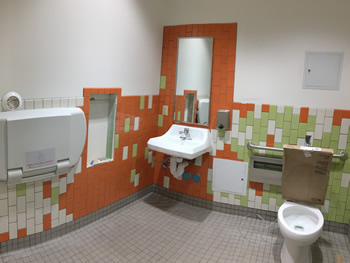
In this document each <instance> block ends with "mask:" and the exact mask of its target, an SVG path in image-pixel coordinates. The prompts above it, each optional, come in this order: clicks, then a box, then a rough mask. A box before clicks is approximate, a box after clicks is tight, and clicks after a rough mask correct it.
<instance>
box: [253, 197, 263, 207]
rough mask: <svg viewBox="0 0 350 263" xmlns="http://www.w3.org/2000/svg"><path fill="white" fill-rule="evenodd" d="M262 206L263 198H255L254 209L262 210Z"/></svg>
mask: <svg viewBox="0 0 350 263" xmlns="http://www.w3.org/2000/svg"><path fill="white" fill-rule="evenodd" d="M261 204H262V197H261V196H256V197H255V205H254V208H256V209H261Z"/></svg>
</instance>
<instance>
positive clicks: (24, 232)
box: [17, 228, 27, 238]
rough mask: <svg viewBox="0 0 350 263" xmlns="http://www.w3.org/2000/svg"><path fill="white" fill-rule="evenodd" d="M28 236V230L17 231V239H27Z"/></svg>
mask: <svg viewBox="0 0 350 263" xmlns="http://www.w3.org/2000/svg"><path fill="white" fill-rule="evenodd" d="M26 235H27V229H26V228H22V229H18V231H17V238H21V237H25V236H26Z"/></svg>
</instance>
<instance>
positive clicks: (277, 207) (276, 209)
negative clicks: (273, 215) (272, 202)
mask: <svg viewBox="0 0 350 263" xmlns="http://www.w3.org/2000/svg"><path fill="white" fill-rule="evenodd" d="M278 209H280V207H279V206H278V205H276V208H275V212H277V213H278Z"/></svg>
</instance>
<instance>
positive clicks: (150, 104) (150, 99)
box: [148, 95, 153, 109]
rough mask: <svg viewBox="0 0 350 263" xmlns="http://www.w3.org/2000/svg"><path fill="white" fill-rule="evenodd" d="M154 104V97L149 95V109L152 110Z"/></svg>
mask: <svg viewBox="0 0 350 263" xmlns="http://www.w3.org/2000/svg"><path fill="white" fill-rule="evenodd" d="M152 103H153V96H152V95H149V96H148V108H149V109H152Z"/></svg>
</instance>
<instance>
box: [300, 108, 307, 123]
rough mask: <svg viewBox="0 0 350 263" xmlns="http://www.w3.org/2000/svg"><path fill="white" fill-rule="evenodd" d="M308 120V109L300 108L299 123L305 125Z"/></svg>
mask: <svg viewBox="0 0 350 263" xmlns="http://www.w3.org/2000/svg"><path fill="white" fill-rule="evenodd" d="M308 118H309V108H307V107H301V108H300V119H299V122H300V123H307V120H308Z"/></svg>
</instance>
